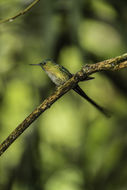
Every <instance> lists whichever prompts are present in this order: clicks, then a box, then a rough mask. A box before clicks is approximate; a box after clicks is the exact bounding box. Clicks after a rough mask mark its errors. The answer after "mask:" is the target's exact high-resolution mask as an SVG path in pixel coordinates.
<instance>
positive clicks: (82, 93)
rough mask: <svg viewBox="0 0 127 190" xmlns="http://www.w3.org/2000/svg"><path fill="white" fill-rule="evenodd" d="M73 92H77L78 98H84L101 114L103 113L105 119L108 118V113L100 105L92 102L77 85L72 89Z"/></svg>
mask: <svg viewBox="0 0 127 190" xmlns="http://www.w3.org/2000/svg"><path fill="white" fill-rule="evenodd" d="M73 90H74V91H75V92H77V93H78V94H79V95H80V96H82V97H83V98H85V99H86V100H87V101H88V102H90V103H91V104H92V105H93V106H95V107H96V108H97V109H98V110H99V111H100V112H101V113H103V114H104V115H105V116H106V117H110V113H109V112H108V111H107V110H106V109H105V108H103V107H101V106H100V105H98V104H97V103H96V102H95V101H94V100H92V99H91V98H90V97H89V96H87V94H86V93H85V92H84V91H83V90H82V89H81V88H80V87H79V86H78V85H77V86H76V87H75V88H73Z"/></svg>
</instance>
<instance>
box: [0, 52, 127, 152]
mask: <svg viewBox="0 0 127 190" xmlns="http://www.w3.org/2000/svg"><path fill="white" fill-rule="evenodd" d="M123 68H127V54H124V55H121V56H118V57H116V58H112V59H108V60H105V61H102V62H99V63H95V64H87V65H84V66H83V68H82V69H81V70H80V71H79V72H77V73H76V74H75V75H74V76H73V77H72V78H71V79H69V80H68V81H67V82H66V83H64V84H63V85H62V86H61V87H60V88H58V89H57V90H56V91H55V92H54V93H53V94H52V95H51V96H50V97H48V98H46V99H45V100H44V101H43V102H42V103H41V104H40V105H39V106H38V107H37V108H36V109H35V110H34V111H33V112H32V113H31V114H30V115H29V116H28V117H27V118H26V119H25V120H24V121H23V122H22V123H21V124H19V125H18V126H17V128H15V129H14V131H13V132H12V133H11V134H10V135H9V136H8V137H7V138H6V139H5V140H4V141H3V143H1V144H0V155H2V154H3V153H4V151H6V150H7V148H8V147H9V146H10V145H11V144H12V143H13V142H14V141H15V140H16V139H17V138H18V137H19V136H20V135H21V134H22V133H23V131H25V129H27V128H28V127H29V126H30V124H31V123H33V122H34V121H35V120H36V119H37V118H38V117H39V116H40V115H41V114H42V113H43V112H44V111H46V110H47V109H48V108H50V106H51V105H52V104H53V103H55V102H56V101H57V100H58V99H59V98H60V97H61V96H63V95H64V94H65V93H67V92H68V91H69V90H70V89H72V88H74V87H75V86H76V84H77V83H78V82H80V81H84V80H85V79H87V77H88V76H89V75H91V74H93V73H95V72H101V71H116V70H120V69H123Z"/></svg>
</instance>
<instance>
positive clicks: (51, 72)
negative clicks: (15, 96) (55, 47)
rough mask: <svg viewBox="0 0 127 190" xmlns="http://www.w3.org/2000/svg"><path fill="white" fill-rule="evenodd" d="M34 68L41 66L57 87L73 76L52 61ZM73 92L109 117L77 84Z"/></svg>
mask: <svg viewBox="0 0 127 190" xmlns="http://www.w3.org/2000/svg"><path fill="white" fill-rule="evenodd" d="M30 65H33V66H40V67H41V68H42V69H43V70H44V71H45V72H46V73H47V75H48V77H49V78H50V79H51V81H52V82H53V83H55V85H56V86H57V87H59V86H61V85H63V84H64V83H65V82H66V81H67V80H69V79H70V78H71V77H72V76H73V74H71V73H70V72H69V71H68V70H67V69H66V68H65V67H63V66H62V65H59V64H57V63H55V62H54V61H52V60H51V59H45V60H44V61H42V62H41V63H39V64H30ZM90 79H94V78H93V77H88V78H87V79H86V80H90ZM73 90H74V91H75V92H76V93H78V94H79V95H80V96H81V97H83V98H84V99H86V100H87V101H88V102H89V103H91V104H92V105H93V106H94V107H96V108H97V109H98V110H99V111H100V112H101V113H103V114H104V115H105V116H107V117H109V116H110V115H109V113H108V111H107V110H106V109H105V108H103V107H102V106H100V105H99V104H97V103H96V102H95V101H94V100H92V99H91V98H90V97H89V96H88V95H87V94H86V93H85V92H84V91H83V90H82V89H81V88H80V86H79V85H78V84H77V85H76V86H75V87H74V88H73Z"/></svg>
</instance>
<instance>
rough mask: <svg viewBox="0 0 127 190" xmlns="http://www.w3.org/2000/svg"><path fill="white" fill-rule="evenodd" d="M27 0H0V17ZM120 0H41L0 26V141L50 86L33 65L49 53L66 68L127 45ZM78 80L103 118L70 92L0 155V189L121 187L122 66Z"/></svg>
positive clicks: (126, 116)
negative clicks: (103, 109) (104, 111)
mask: <svg viewBox="0 0 127 190" xmlns="http://www.w3.org/2000/svg"><path fill="white" fill-rule="evenodd" d="M31 2H32V1H30V0H28V1H25V0H11V1H10V0H6V1H5V0H0V18H1V19H2V18H6V17H10V16H13V15H15V14H17V13H18V12H19V11H20V10H23V9H24V8H25V7H26V6H27V5H28V4H29V3H31ZM126 10H127V1H125V0H121V1H115V0H108V1H106V0H96V1H95V0H78V1H77V0H68V1H64V0H54V1H52V0H42V1H40V2H39V3H38V4H36V6H35V7H33V8H32V9H31V10H30V11H29V12H28V13H27V14H25V15H24V16H21V17H19V18H17V19H16V20H14V21H13V22H10V23H5V24H2V25H0V44H1V45H0V60H1V61H0V141H1V142H2V141H3V140H4V139H5V138H6V137H7V136H8V134H9V133H10V132H11V131H12V130H13V129H14V128H15V127H16V126H17V125H18V124H19V123H20V122H21V121H22V120H23V119H24V118H25V117H26V116H27V115H28V114H29V113H31V111H32V110H33V109H34V108H35V107H36V106H37V105H39V103H40V102H42V101H43V100H44V99H45V98H46V97H47V96H49V95H50V94H51V93H52V92H53V90H54V89H55V86H54V84H52V82H51V81H50V80H49V79H48V77H47V76H46V74H45V73H44V72H43V71H42V70H41V69H40V68H39V67H38V68H37V67H36V68H34V67H30V66H29V64H30V63H34V64H35V63H39V62H40V61H42V60H43V59H45V58H53V59H54V60H55V61H56V62H57V63H59V64H62V65H63V66H65V67H67V68H68V69H69V70H70V71H71V72H72V73H75V72H76V71H78V70H79V69H80V68H81V66H82V65H83V64H85V63H94V62H97V61H100V60H104V59H108V58H110V57H113V56H118V55H120V54H122V53H125V52H127V50H126V49H127V35H126V34H127V25H126V23H127V11H126ZM94 76H95V77H96V79H95V80H93V81H87V82H83V83H81V84H80V86H81V87H82V88H83V89H84V90H85V91H86V92H87V94H88V95H89V96H91V97H92V98H93V99H94V100H96V101H97V102H99V103H100V104H101V105H104V106H105V107H107V108H108V109H109V110H111V111H112V112H113V114H112V117H111V118H110V119H106V118H104V116H103V115H101V114H100V113H99V112H98V111H97V110H96V109H95V108H93V107H92V106H91V105H89V104H88V103H87V102H86V101H84V99H82V98H80V97H79V96H78V95H77V94H75V93H74V92H72V91H70V92H69V93H67V94H66V95H64V96H63V97H62V98H61V99H60V100H58V101H57V102H56V103H55V104H54V105H53V106H52V107H51V108H50V109H49V110H48V111H46V112H45V113H44V114H43V115H42V116H40V118H39V119H38V120H37V121H36V122H35V123H34V124H32V126H31V127H29V128H28V129H27V130H26V131H25V132H24V134H23V135H21V137H20V138H18V139H17V140H16V141H15V143H14V144H13V145H12V146H11V147H10V148H9V149H8V150H7V151H6V152H5V153H4V154H3V155H2V157H1V158H0V174H1V175H0V189H1V190H7V189H9V190H20V189H24V190H32V189H33V190H35V189H36V190H42V189H44V190H58V189H60V190H82V189H83V190H84V189H86V190H93V189H97V190H99V189H101V190H102V189H104V190H114V189H116V190H123V189H126V188H127V180H126V179H127V159H126V158H127V155H126V153H127V111H126V110H127V109H126V107H127V98H126V95H127V82H126V81H127V71H126V70H123V71H119V72H115V73H113V72H106V73H101V74H96V75H94Z"/></svg>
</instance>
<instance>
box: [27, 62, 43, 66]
mask: <svg viewBox="0 0 127 190" xmlns="http://www.w3.org/2000/svg"><path fill="white" fill-rule="evenodd" d="M29 65H32V66H33V65H35V66H40V65H41V63H38V64H29Z"/></svg>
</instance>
